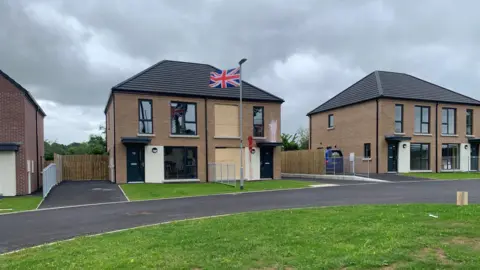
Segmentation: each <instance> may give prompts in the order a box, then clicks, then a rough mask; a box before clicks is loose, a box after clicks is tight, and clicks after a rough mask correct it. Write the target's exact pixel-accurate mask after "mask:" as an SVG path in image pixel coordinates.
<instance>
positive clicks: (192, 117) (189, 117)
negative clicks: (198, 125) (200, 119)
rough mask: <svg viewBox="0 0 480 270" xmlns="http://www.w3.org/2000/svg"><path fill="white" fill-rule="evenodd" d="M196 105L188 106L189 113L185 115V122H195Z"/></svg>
mask: <svg viewBox="0 0 480 270" xmlns="http://www.w3.org/2000/svg"><path fill="white" fill-rule="evenodd" d="M195 107H196V106H195V104H188V105H187V112H186V113H185V121H188V122H195Z"/></svg>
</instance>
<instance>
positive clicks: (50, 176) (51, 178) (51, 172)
mask: <svg viewBox="0 0 480 270" xmlns="http://www.w3.org/2000/svg"><path fill="white" fill-rule="evenodd" d="M42 181H43V198H45V197H47V195H48V193H49V192H50V190H51V189H52V188H53V187H54V186H55V185H57V165H55V163H52V164H50V165H48V166H47V167H46V168H45V169H43V171H42Z"/></svg>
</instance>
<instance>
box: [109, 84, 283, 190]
mask: <svg viewBox="0 0 480 270" xmlns="http://www.w3.org/2000/svg"><path fill="white" fill-rule="evenodd" d="M138 99H151V100H152V106H153V132H154V133H155V134H154V136H150V137H151V139H152V141H151V145H163V146H194V147H197V159H198V163H197V164H198V177H199V179H200V180H201V181H206V178H207V175H206V170H207V168H206V158H207V157H206V156H207V149H206V148H205V147H206V142H205V138H206V134H205V113H207V114H208V127H207V128H208V133H209V134H208V143H209V149H208V160H209V162H214V161H215V147H216V146H222V147H239V140H238V139H215V138H214V130H215V122H214V116H215V112H214V104H215V103H218V102H221V103H222V104H236V105H237V104H238V101H224V100H210V99H208V100H207V109H206V112H205V99H204V98H180V97H166V96H158V95H138V94H124V93H115V108H116V110H115V140H114V141H113V140H111V138H113V125H111V129H112V131H110V132H108V130H107V145H108V146H107V147H109V148H110V149H111V148H113V144H115V147H116V152H117V153H116V166H117V167H116V180H117V182H118V183H125V182H126V147H125V146H124V145H123V144H122V142H121V138H122V137H137V135H138ZM174 101H184V102H194V103H196V104H197V134H198V137H197V138H181V137H171V136H170V102H174ZM254 105H255V106H264V107H265V116H264V118H265V125H266V127H267V128H268V123H269V122H270V120H271V119H275V120H277V121H278V123H277V128H278V131H277V139H278V141H281V139H280V120H281V119H280V115H281V111H280V110H281V109H280V106H281V105H280V104H278V103H277V104H273V103H250V102H244V140H245V141H244V143H245V146H247V145H248V141H247V137H248V136H249V135H252V129H253V106H254ZM120 108H121V109H120ZM110 109H111V105H110V107H109V109H108V110H107V118H108V113H109V111H110ZM107 122H108V120H107ZM107 125H108V123H107ZM267 130H268V129H267ZM267 130H266V132H267ZM109 141H111V142H109ZM274 163H275V164H274V177H275V178H279V177H280V174H281V172H280V170H281V157H280V149H279V147H277V149H276V150H275V152H274Z"/></svg>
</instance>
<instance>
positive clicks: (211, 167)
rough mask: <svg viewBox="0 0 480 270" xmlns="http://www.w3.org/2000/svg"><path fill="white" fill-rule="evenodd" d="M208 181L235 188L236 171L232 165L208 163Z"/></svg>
mask: <svg viewBox="0 0 480 270" xmlns="http://www.w3.org/2000/svg"><path fill="white" fill-rule="evenodd" d="M208 181H209V182H214V183H220V184H225V185H229V186H234V187H235V186H237V171H236V167H235V164H234V163H216V162H212V163H208Z"/></svg>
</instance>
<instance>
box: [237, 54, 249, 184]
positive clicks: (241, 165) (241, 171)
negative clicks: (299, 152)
mask: <svg viewBox="0 0 480 270" xmlns="http://www.w3.org/2000/svg"><path fill="white" fill-rule="evenodd" d="M245 62H247V59H246V58H243V59H242V60H240V62H238V65H239V66H240V189H241V190H243V151H245V150H244V149H243V102H242V85H243V82H242V64H243V63H245Z"/></svg>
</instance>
